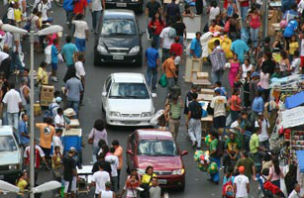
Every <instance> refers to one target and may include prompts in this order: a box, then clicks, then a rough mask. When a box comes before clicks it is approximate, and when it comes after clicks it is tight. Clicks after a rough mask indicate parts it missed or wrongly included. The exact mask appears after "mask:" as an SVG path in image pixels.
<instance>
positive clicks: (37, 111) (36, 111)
mask: <svg viewBox="0 0 304 198" xmlns="http://www.w3.org/2000/svg"><path fill="white" fill-rule="evenodd" d="M39 115H41V106H40V104H39V103H35V104H34V116H39Z"/></svg>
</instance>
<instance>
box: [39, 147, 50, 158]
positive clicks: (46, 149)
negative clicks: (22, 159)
mask: <svg viewBox="0 0 304 198" xmlns="http://www.w3.org/2000/svg"><path fill="white" fill-rule="evenodd" d="M41 149H42V150H43V152H44V154H45V156H46V157H50V154H51V149H50V148H43V147H42V146H41Z"/></svg>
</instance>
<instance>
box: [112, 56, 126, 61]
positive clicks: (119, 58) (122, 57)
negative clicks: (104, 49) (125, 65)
mask: <svg viewBox="0 0 304 198" xmlns="http://www.w3.org/2000/svg"><path fill="white" fill-rule="evenodd" d="M123 59H124V56H120V55H114V56H113V60H123Z"/></svg>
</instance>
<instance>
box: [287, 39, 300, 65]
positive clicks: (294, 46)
mask: <svg viewBox="0 0 304 198" xmlns="http://www.w3.org/2000/svg"><path fill="white" fill-rule="evenodd" d="M298 49H299V43H298V41H297V38H296V36H295V35H293V36H292V37H291V41H290V43H289V61H292V59H293V55H294V53H295V51H297V50H298Z"/></svg>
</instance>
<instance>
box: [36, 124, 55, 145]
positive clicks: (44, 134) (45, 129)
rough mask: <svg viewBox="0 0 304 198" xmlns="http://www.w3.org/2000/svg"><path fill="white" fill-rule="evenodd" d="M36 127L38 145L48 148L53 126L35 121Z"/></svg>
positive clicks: (53, 130) (53, 131) (50, 143)
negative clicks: (38, 132) (38, 135)
mask: <svg viewBox="0 0 304 198" xmlns="http://www.w3.org/2000/svg"><path fill="white" fill-rule="evenodd" d="M36 127H37V128H38V129H39V131H40V146H41V147H43V148H47V149H50V148H51V145H52V140H53V136H54V134H55V128H54V127H53V126H51V125H48V124H46V123H36Z"/></svg>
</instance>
